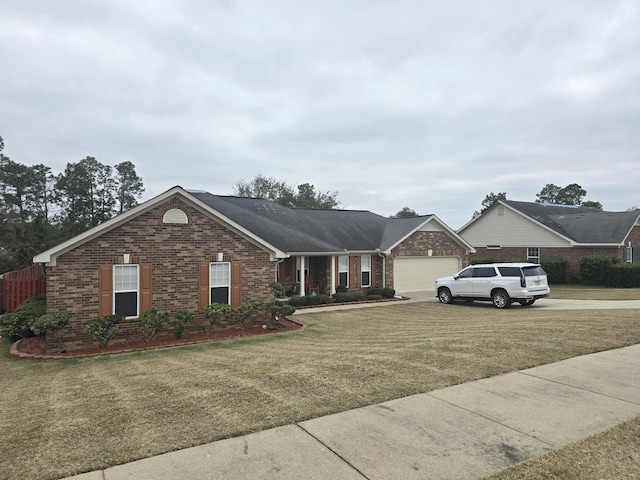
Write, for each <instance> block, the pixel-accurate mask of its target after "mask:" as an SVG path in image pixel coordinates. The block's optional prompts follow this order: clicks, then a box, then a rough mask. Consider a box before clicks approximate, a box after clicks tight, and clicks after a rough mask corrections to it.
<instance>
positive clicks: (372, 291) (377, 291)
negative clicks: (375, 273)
mask: <svg viewBox="0 0 640 480" xmlns="http://www.w3.org/2000/svg"><path fill="white" fill-rule="evenodd" d="M382 290H383V289H382V287H369V288H367V290H366V292H367V298H369V299H371V296H372V295H374V296H375V295H377V296H378V297H381V296H382Z"/></svg>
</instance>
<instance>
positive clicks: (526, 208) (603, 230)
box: [502, 200, 640, 244]
mask: <svg viewBox="0 0 640 480" xmlns="http://www.w3.org/2000/svg"><path fill="white" fill-rule="evenodd" d="M502 203H504V204H506V205H509V206H510V207H512V208H514V209H515V210H518V211H519V212H521V213H523V214H524V215H526V216H528V217H530V218H532V219H534V220H536V221H538V222H540V223H541V224H543V225H545V226H546V227H548V228H550V229H551V230H553V231H555V232H557V233H558V234H560V235H562V236H564V237H567V238H569V239H571V240H573V241H574V242H576V243H586V244H594V243H603V244H621V243H622V242H623V241H624V239H625V238H626V236H627V235H628V234H629V232H630V231H631V229H632V228H633V226H634V225H635V223H636V222H637V221H638V217H639V216H640V212H638V211H628V212H603V211H601V210H598V209H595V208H591V207H575V206H569V205H553V204H544V203H533V202H516V201H513V200H503V201H502Z"/></svg>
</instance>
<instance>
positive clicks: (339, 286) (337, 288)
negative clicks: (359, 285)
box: [336, 285, 348, 293]
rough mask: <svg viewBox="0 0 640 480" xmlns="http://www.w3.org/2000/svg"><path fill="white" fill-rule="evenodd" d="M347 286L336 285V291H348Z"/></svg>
mask: <svg viewBox="0 0 640 480" xmlns="http://www.w3.org/2000/svg"><path fill="white" fill-rule="evenodd" d="M347 290H348V289H347V287H345V286H344V285H338V286H337V287H336V293H347Z"/></svg>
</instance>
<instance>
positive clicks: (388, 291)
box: [367, 287, 396, 300]
mask: <svg viewBox="0 0 640 480" xmlns="http://www.w3.org/2000/svg"><path fill="white" fill-rule="evenodd" d="M395 294H396V291H395V290H394V289H393V288H386V287H385V288H382V287H368V288H367V298H368V299H369V300H376V299H375V298H371V297H372V296H376V295H377V296H378V297H382V298H393V296H394V295H395Z"/></svg>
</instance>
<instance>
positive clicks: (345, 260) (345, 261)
mask: <svg viewBox="0 0 640 480" xmlns="http://www.w3.org/2000/svg"><path fill="white" fill-rule="evenodd" d="M338 285H342V286H343V287H349V257H348V256H347V255H341V256H339V257H338Z"/></svg>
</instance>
